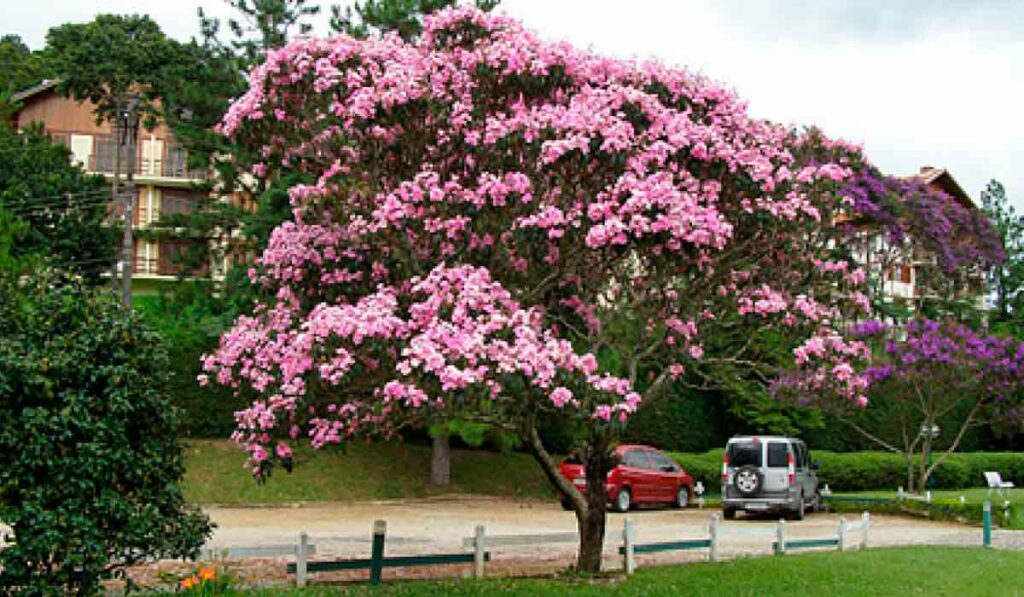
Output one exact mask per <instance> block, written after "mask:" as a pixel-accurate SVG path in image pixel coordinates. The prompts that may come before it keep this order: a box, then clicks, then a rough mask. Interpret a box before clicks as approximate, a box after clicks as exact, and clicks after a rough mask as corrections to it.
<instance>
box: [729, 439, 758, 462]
mask: <svg viewBox="0 0 1024 597" xmlns="http://www.w3.org/2000/svg"><path fill="white" fill-rule="evenodd" d="M729 466H732V467H741V466H754V467H760V466H761V444H760V443H759V442H757V443H755V442H733V443H731V444H729Z"/></svg>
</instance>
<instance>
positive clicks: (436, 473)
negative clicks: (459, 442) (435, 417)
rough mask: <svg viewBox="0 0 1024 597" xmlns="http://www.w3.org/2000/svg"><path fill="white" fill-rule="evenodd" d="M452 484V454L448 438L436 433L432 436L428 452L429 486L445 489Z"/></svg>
mask: <svg viewBox="0 0 1024 597" xmlns="http://www.w3.org/2000/svg"><path fill="white" fill-rule="evenodd" d="M451 482H452V452H451V447H450V446H449V443H448V436H447V435H445V434H441V433H438V434H437V435H436V436H434V443H433V447H432V449H431V451H430V484H431V485H438V486H441V487H447V486H448V485H450V484H451Z"/></svg>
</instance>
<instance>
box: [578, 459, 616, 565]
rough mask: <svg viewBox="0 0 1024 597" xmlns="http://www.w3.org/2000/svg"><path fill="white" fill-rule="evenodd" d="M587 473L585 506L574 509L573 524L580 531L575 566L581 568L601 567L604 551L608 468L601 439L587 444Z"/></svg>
mask: <svg viewBox="0 0 1024 597" xmlns="http://www.w3.org/2000/svg"><path fill="white" fill-rule="evenodd" d="M589 448H590V450H588V452H589V453H588V454H587V461H586V473H587V493H586V496H585V497H586V499H587V509H586V510H584V511H579V510H577V511H576V526H577V528H578V529H579V533H580V551H579V555H578V557H577V560H576V567H577V568H578V569H579V570H580V571H581V572H589V573H596V572H600V571H601V555H602V553H603V552H604V531H605V522H606V520H607V512H608V491H607V487H606V485H607V482H608V471H609V470H610V469H611V461H610V458H609V454H608V450H607V447H606V446H605V445H604V442H600V441H599V442H597V445H594V444H592V445H591V446H589Z"/></svg>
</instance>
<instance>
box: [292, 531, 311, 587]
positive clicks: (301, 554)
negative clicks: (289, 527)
mask: <svg viewBox="0 0 1024 597" xmlns="http://www.w3.org/2000/svg"><path fill="white" fill-rule="evenodd" d="M308 557H309V536H308V535H306V532H305V531H302V532H301V533H299V549H298V550H297V551H296V552H295V586H296V587H298V588H300V589H301V588H302V587H304V586H306V561H307V558H308Z"/></svg>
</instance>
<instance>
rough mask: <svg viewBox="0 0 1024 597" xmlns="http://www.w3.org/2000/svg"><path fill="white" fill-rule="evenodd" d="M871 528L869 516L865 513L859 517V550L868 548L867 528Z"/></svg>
mask: <svg viewBox="0 0 1024 597" xmlns="http://www.w3.org/2000/svg"><path fill="white" fill-rule="evenodd" d="M869 527H871V514H869V513H868V512H865V513H864V514H862V515H861V517H860V548H861V549H867V548H868V528H869Z"/></svg>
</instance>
